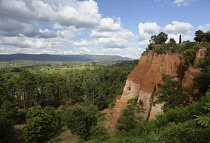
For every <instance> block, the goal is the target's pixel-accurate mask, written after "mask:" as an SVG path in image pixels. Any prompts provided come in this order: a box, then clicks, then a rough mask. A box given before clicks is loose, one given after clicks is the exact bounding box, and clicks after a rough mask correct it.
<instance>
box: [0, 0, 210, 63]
mask: <svg viewBox="0 0 210 143" xmlns="http://www.w3.org/2000/svg"><path fill="white" fill-rule="evenodd" d="M209 9H210V0H0V54H15V53H26V54H62V55H71V54H76V55H77V54H94V55H119V56H122V57H129V58H132V59H139V57H140V56H141V53H142V52H143V51H145V50H146V48H147V46H148V43H149V40H150V39H151V36H152V35H157V34H159V33H160V32H165V33H166V34H168V39H170V38H174V39H175V40H176V41H177V42H178V39H179V35H180V34H182V40H183V41H185V40H190V41H194V36H195V31H197V30H202V31H204V32H207V31H208V30H210V10H209Z"/></svg>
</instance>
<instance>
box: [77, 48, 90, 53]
mask: <svg viewBox="0 0 210 143" xmlns="http://www.w3.org/2000/svg"><path fill="white" fill-rule="evenodd" d="M79 50H80V51H79V52H80V54H88V53H90V52H91V50H90V49H88V48H87V47H81V48H79Z"/></svg>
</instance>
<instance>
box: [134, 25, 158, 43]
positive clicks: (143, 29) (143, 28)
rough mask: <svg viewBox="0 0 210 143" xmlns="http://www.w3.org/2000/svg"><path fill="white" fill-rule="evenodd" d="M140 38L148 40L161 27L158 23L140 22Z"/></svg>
mask: <svg viewBox="0 0 210 143" xmlns="http://www.w3.org/2000/svg"><path fill="white" fill-rule="evenodd" d="M138 28H139V40H140V41H142V40H147V39H150V38H151V35H153V34H157V33H158V32H159V31H160V29H161V27H160V26H158V25H157V23H155V22H153V23H139V25H138Z"/></svg>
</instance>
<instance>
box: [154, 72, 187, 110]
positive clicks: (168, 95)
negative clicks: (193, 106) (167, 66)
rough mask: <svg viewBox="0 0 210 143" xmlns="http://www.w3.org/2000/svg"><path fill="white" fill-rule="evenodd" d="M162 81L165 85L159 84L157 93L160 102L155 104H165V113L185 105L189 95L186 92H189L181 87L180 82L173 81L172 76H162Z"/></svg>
mask: <svg viewBox="0 0 210 143" xmlns="http://www.w3.org/2000/svg"><path fill="white" fill-rule="evenodd" d="M162 80H163V82H164V84H158V88H159V91H158V92H157V93H156V96H157V97H158V100H157V101H156V102H154V103H155V104H156V103H165V104H164V106H163V110H164V111H166V110H167V109H169V108H175V107H176V106H181V105H183V104H184V102H185V101H187V98H188V95H187V94H186V92H187V91H188V90H187V89H186V88H185V87H181V82H180V81H175V80H172V76H170V75H166V74H162Z"/></svg>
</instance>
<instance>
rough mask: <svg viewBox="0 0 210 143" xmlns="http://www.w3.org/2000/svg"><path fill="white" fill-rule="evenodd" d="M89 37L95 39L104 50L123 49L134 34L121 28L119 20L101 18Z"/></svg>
mask: <svg viewBox="0 0 210 143" xmlns="http://www.w3.org/2000/svg"><path fill="white" fill-rule="evenodd" d="M90 36H91V37H93V38H97V40H98V44H100V45H102V46H103V47H105V48H125V47H127V46H128V43H129V39H130V38H132V37H134V34H133V33H132V32H131V31H129V30H127V29H124V28H123V27H122V26H121V20H120V18H118V19H117V21H114V20H113V19H112V18H103V19H102V20H101V23H100V25H99V26H98V27H97V29H93V30H92V31H91V34H90Z"/></svg>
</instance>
